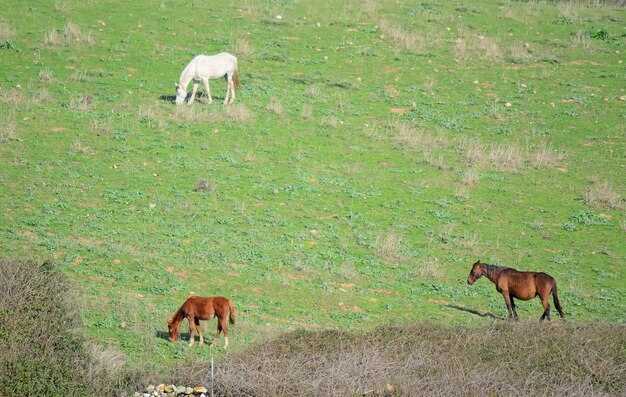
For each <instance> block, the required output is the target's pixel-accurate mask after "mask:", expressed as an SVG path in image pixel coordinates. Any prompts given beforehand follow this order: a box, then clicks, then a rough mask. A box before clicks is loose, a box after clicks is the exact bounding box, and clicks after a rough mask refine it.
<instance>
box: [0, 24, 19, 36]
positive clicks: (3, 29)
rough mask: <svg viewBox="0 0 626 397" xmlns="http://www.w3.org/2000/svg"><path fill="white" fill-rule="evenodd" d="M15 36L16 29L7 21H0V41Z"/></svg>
mask: <svg viewBox="0 0 626 397" xmlns="http://www.w3.org/2000/svg"><path fill="white" fill-rule="evenodd" d="M13 38H15V29H13V27H12V26H11V25H9V24H8V23H6V22H3V21H0V41H6V40H11V39H13Z"/></svg>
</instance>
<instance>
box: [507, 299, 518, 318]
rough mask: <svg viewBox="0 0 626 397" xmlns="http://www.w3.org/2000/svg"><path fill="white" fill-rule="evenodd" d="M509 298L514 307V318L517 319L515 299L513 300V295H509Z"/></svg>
mask: <svg viewBox="0 0 626 397" xmlns="http://www.w3.org/2000/svg"><path fill="white" fill-rule="evenodd" d="M509 298H510V299H511V308H512V309H513V319H515V320H517V311H516V310H515V307H516V306H515V301H514V300H513V296H512V295H509Z"/></svg>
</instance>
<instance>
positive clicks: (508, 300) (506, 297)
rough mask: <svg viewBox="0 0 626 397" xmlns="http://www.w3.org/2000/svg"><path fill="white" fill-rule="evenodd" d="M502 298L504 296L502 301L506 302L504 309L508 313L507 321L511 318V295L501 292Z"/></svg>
mask: <svg viewBox="0 0 626 397" xmlns="http://www.w3.org/2000/svg"><path fill="white" fill-rule="evenodd" d="M502 296H504V301H505V302H506V308H507V310H508V311H509V320H510V319H512V318H513V307H512V306H511V295H509V291H502Z"/></svg>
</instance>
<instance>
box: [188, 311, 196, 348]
mask: <svg viewBox="0 0 626 397" xmlns="http://www.w3.org/2000/svg"><path fill="white" fill-rule="evenodd" d="M187 320H188V321H189V347H191V346H193V342H194V339H195V337H194V334H193V330H194V322H195V318H194V316H187Z"/></svg>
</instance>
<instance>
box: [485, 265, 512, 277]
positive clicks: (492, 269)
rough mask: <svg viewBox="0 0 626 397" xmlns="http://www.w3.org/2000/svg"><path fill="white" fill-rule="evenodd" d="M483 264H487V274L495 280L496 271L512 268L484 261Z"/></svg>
mask: <svg viewBox="0 0 626 397" xmlns="http://www.w3.org/2000/svg"><path fill="white" fill-rule="evenodd" d="M483 265H485V273H486V276H487V278H488V279H490V280H493V276H494V273H496V272H498V271H500V270H506V269H511V268H510V267H506V266H496V265H490V264H488V263H483Z"/></svg>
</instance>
